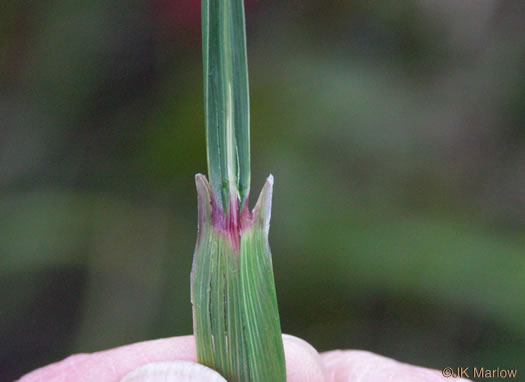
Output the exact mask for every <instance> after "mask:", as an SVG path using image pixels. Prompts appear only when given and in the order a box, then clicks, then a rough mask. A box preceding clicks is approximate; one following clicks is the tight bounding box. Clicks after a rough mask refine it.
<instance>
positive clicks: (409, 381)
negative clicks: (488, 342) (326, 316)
mask: <svg viewBox="0 0 525 382" xmlns="http://www.w3.org/2000/svg"><path fill="white" fill-rule="evenodd" d="M321 360H322V362H323V364H324V366H325V370H326V375H327V381H328V382H346V381H370V382H379V381H391V382H443V381H446V380H447V378H445V377H444V376H443V375H442V373H441V372H440V371H438V370H433V369H427V368H424V367H419V366H413V365H409V364H406V363H402V362H398V361H396V360H393V359H390V358H387V357H383V356H380V355H377V354H374V353H371V352H368V351H362V350H334V351H330V352H326V353H322V354H321ZM448 379H450V378H448ZM454 381H458V382H460V381H461V382H467V381H468V380H466V379H454Z"/></svg>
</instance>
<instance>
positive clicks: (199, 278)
mask: <svg viewBox="0 0 525 382" xmlns="http://www.w3.org/2000/svg"><path fill="white" fill-rule="evenodd" d="M202 36H203V62H204V102H205V116H206V144H207V156H208V174H209V182H208V180H206V177H205V176H204V175H200V174H198V175H197V176H196V178H195V179H196V184H197V193H198V210H199V232H198V237H197V244H196V248H195V254H194V259H193V268H192V272H191V299H192V304H193V327H194V334H195V338H196V344H197V357H198V361H199V363H201V364H203V365H205V366H208V367H210V368H212V369H214V370H216V371H217V372H219V373H220V374H221V375H222V376H223V377H224V378H226V380H228V381H229V382H284V381H286V368H285V361H284V351H283V343H282V337H281V327H280V323H279V312H278V309H277V298H276V293H275V283H274V277H273V270H272V258H271V253H270V247H269V245H268V229H269V224H270V214H271V201H272V187H273V177H272V176H271V175H270V176H269V177H268V179H267V181H266V183H265V185H264V187H263V189H262V192H261V194H260V196H259V200H258V201H257V203H256V205H255V208H254V209H253V210H252V211H250V210H249V208H248V196H249V192H250V113H249V94H248V69H247V59H246V32H245V18H244V4H243V0H202Z"/></svg>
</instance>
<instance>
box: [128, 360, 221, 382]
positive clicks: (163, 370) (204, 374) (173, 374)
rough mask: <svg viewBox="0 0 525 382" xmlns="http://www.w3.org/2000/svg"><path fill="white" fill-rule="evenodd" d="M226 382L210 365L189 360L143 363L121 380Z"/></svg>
mask: <svg viewBox="0 0 525 382" xmlns="http://www.w3.org/2000/svg"><path fill="white" fill-rule="evenodd" d="M175 381H176V382H226V379H224V378H223V377H222V376H221V375H220V374H219V373H217V372H216V371H215V370H212V369H210V368H209V367H206V366H203V365H200V364H198V363H195V362H189V361H166V362H155V363H148V364H146V365H143V366H141V367H139V368H137V369H135V370H133V371H132V372H130V373H129V374H127V375H126V376H124V378H122V379H121V380H120V382H175Z"/></svg>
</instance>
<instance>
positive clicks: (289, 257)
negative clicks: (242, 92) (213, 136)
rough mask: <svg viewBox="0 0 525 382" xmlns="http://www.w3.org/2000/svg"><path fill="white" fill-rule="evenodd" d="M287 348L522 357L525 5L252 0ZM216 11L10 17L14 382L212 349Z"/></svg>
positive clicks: (148, 1) (8, 253)
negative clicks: (201, 333) (202, 219)
mask: <svg viewBox="0 0 525 382" xmlns="http://www.w3.org/2000/svg"><path fill="white" fill-rule="evenodd" d="M247 22H248V53H249V68H250V86H251V103H252V162H253V171H252V194H258V192H259V189H260V187H261V186H262V184H263V181H264V179H265V177H266V176H267V175H268V174H269V173H270V172H271V173H273V175H274V176H275V179H276V183H275V190H274V205H273V217H272V227H271V231H270V243H271V246H272V252H273V259H274V267H275V277H276V286H277V292H278V299H279V306H280V312H281V322H282V328H283V331H284V332H287V333H291V334H294V335H297V336H300V337H303V338H305V339H306V340H307V341H309V342H311V343H312V344H313V345H314V346H315V347H316V348H318V349H319V350H320V351H323V350H328V349H334V348H360V349H367V350H370V351H374V352H378V353H380V354H383V355H386V356H389V357H394V358H396V359H399V360H402V361H406V362H411V363H417V364H421V365H424V366H428V367H433V368H437V369H440V368H443V367H445V366H452V367H456V366H463V367H466V366H471V367H474V366H484V367H500V368H504V367H505V368H522V369H521V372H522V373H524V372H525V370H524V369H523V366H524V365H523V360H525V303H524V302H525V301H524V295H525V293H524V292H525V235H524V231H525V229H524V227H525V107H524V104H525V70H524V66H523V62H525V33H524V32H525V2H523V1H521V0H516V1H514V0H509V1H496V0H462V1H457V0H439V1H438V0H413V1H396V2H380V1H367V0H356V1H350V0H348V1H320V0H303V1H277V0H266V1H248V2H247ZM200 43H201V42H200V1H199V0H191V1H190V0H184V1H183V0H131V1H123V0H112V1H109V0H92V1H66V0H53V1H51V0H42V1H38V2H22V1H16V0H7V1H6V0H4V1H2V4H1V5H0V380H1V381H8V380H12V379H14V378H17V377H19V376H20V375H21V374H23V373H24V372H27V371H29V370H31V369H33V368H36V367H39V366H42V365H44V364H46V363H49V362H53V361H56V360H59V359H62V358H64V357H66V356H67V355H68V354H70V353H74V352H92V351H97V350H101V349H105V348H109V347H114V346H118V345H123V344H126V343H131V342H135V341H141V340H147V339H153V338H158V337H167V336H174V335H183V334H189V333H191V331H192V324H191V305H190V300H189V295H190V291H189V273H190V269H191V262H192V254H193V249H194V244H195V239H196V230H197V227H196V225H197V223H196V218H197V203H196V191H195V186H194V174H195V173H198V172H202V173H205V172H206V154H205V138H204V116H203V99H202V72H201V70H202V64H201V46H200Z"/></svg>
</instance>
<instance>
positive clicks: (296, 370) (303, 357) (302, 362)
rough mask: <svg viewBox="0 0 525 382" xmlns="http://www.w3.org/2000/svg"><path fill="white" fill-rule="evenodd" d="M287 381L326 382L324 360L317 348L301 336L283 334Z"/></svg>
mask: <svg viewBox="0 0 525 382" xmlns="http://www.w3.org/2000/svg"><path fill="white" fill-rule="evenodd" d="M283 344H284V355H285V358H286V379H287V382H325V381H326V377H325V370H324V366H323V362H322V360H321V357H320V355H319V353H318V352H317V350H315V349H314V347H313V346H312V345H310V344H309V343H308V342H306V341H304V340H302V339H301V338H298V337H295V336H291V335H288V334H283Z"/></svg>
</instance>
